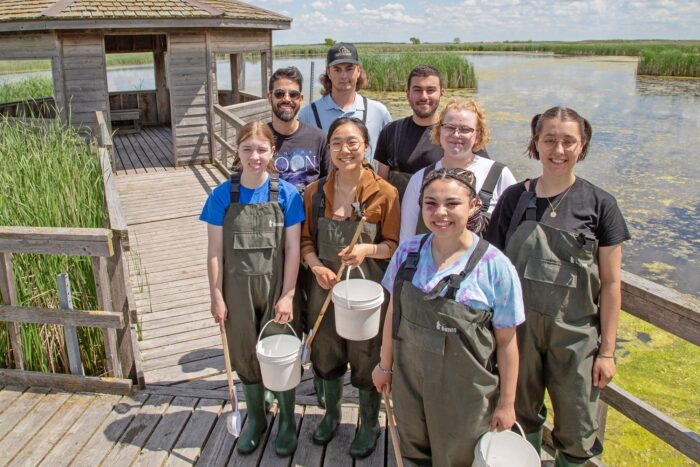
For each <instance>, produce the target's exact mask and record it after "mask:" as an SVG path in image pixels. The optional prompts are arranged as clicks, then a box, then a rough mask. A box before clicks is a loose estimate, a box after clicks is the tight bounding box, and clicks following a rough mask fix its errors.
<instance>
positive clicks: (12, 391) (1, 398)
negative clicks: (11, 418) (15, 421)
mask: <svg viewBox="0 0 700 467" xmlns="http://www.w3.org/2000/svg"><path fill="white" fill-rule="evenodd" d="M26 389H27V388H26V387H24V386H4V387H3V388H2V391H0V415H2V413H3V412H4V411H5V410H7V409H8V407H10V406H11V405H12V402H14V401H15V399H17V398H18V397H19V396H21V395H22V393H23V392H24V391H26Z"/></svg>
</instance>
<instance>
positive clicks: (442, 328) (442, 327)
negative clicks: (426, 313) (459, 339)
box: [435, 321, 457, 333]
mask: <svg viewBox="0 0 700 467" xmlns="http://www.w3.org/2000/svg"><path fill="white" fill-rule="evenodd" d="M435 327H436V328H437V330H438V331H441V332H450V333H455V332H457V328H449V327H447V326H445V325H444V324H442V323H441V322H440V321H437V322H436V323H435Z"/></svg>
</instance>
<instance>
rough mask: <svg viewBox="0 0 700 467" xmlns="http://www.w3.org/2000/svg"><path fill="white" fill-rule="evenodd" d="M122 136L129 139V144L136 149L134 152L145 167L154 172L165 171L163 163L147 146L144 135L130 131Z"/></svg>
mask: <svg viewBox="0 0 700 467" xmlns="http://www.w3.org/2000/svg"><path fill="white" fill-rule="evenodd" d="M124 137H126V138H127V139H128V140H129V142H130V143H131V146H132V147H133V148H134V150H135V151H136V154H137V156H138V157H139V160H140V161H141V164H142V165H143V166H144V167H145V168H147V169H149V168H152V169H153V170H155V171H156V172H164V171H165V168H164V167H163V165H162V164H161V163H160V161H159V160H158V158H157V157H156V156H155V154H153V150H152V149H151V148H150V147H149V146H148V144H146V138H145V135H142V134H140V133H130V134H126V135H124Z"/></svg>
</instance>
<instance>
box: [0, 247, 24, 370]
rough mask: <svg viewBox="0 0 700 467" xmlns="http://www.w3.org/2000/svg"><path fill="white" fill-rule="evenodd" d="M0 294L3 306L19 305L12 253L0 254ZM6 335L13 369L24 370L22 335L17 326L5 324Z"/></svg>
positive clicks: (15, 324)
mask: <svg viewBox="0 0 700 467" xmlns="http://www.w3.org/2000/svg"><path fill="white" fill-rule="evenodd" d="M0 293H2V302H3V304H5V305H13V306H17V305H19V304H18V303H17V288H16V285H15V275H14V273H13V272H12V253H6V252H0ZM7 333H8V334H9V335H10V345H11V346H12V357H13V358H14V360H15V368H16V369H18V370H24V358H23V352H22V334H21V329H20V327H19V324H17V323H7Z"/></svg>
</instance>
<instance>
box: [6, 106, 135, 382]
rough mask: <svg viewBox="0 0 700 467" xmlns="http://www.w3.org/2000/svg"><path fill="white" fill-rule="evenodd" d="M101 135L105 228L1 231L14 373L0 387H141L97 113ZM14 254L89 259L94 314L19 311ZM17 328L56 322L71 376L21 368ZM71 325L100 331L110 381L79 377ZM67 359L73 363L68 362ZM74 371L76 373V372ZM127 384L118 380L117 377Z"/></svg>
mask: <svg viewBox="0 0 700 467" xmlns="http://www.w3.org/2000/svg"><path fill="white" fill-rule="evenodd" d="M96 118H97V122H98V128H99V134H98V135H97V139H98V149H97V157H98V158H99V161H100V166H101V169H102V181H103V186H104V191H105V211H106V213H107V227H106V228H102V229H85V228H41V227H0V293H2V297H3V305H2V306H1V307H0V321H5V322H7V325H8V334H9V338H10V346H11V348H12V357H13V360H14V369H0V384H21V385H43V386H49V387H56V388H62V389H66V390H94V391H102V392H125V391H129V390H130V389H131V385H132V379H134V380H136V381H137V382H138V383H139V385H141V386H143V385H145V382H144V379H143V368H142V362H141V357H140V351H139V347H138V343H137V324H136V323H137V316H136V302H135V300H134V297H133V292H132V290H131V286H130V283H129V269H128V262H127V259H126V255H125V252H126V251H128V250H129V231H128V228H127V224H126V220H125V218H124V215H123V213H122V210H121V205H120V202H119V196H118V193H117V190H116V187H115V184H114V173H113V171H112V160H113V155H112V153H113V148H112V138H111V136H110V134H109V130H108V126H107V125H106V123H105V121H104V117H103V115H102V113H101V112H97V115H96ZM13 253H34V254H57V255H68V256H89V257H90V259H91V262H92V272H93V277H94V281H95V287H96V292H97V302H98V307H99V308H100V309H99V310H66V309H47V308H36V307H20V306H18V301H17V292H16V284H15V278H14V275H13V270H12V255H13ZM21 323H37V324H46V323H48V324H59V325H63V326H64V328H65V330H66V336H68V337H67V339H66V344H67V345H68V346H69V349H68V352H67V354H68V355H69V366H70V368H71V369H72V371H73V373H74V374H71V375H66V374H55V373H53V374H48V373H40V372H31V371H24V352H23V348H22V340H21V334H20V332H21V329H20V326H21ZM74 326H87V327H98V328H102V329H103V337H104V345H105V355H106V363H107V365H106V366H107V371H108V373H109V375H110V376H111V377H110V378H96V377H85V376H82V375H81V374H79V373H80V371H79V370H78V369H79V368H80V367H81V365H80V364H79V363H78V362H76V360H77V359H79V355H80V352H79V349H77V339H74V338H72V337H70V336H72V335H73V334H74V330H73V327H74ZM71 356H72V358H71ZM76 373H78V374H76ZM124 377H126V378H131V379H122V378H124Z"/></svg>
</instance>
